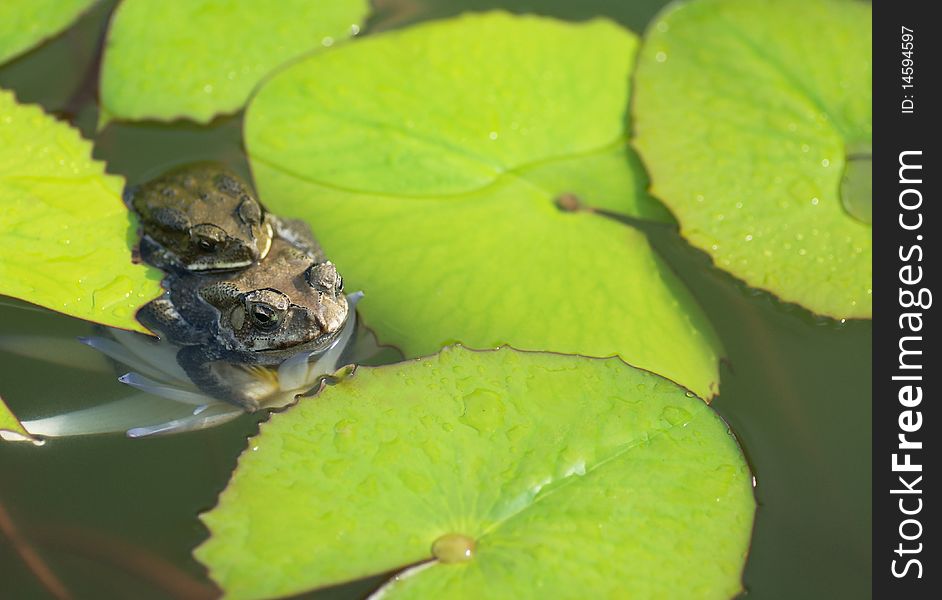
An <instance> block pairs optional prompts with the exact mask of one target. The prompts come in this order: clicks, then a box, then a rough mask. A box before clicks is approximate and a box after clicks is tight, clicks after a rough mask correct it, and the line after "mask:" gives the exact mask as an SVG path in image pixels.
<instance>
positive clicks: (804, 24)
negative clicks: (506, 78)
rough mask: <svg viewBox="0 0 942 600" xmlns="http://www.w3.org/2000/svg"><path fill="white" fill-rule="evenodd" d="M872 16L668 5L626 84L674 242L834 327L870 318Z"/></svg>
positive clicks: (810, 2)
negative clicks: (676, 234) (836, 321)
mask: <svg viewBox="0 0 942 600" xmlns="http://www.w3.org/2000/svg"><path fill="white" fill-rule="evenodd" d="M871 11H872V9H871V5H870V3H867V2H856V1H852V0H796V1H794V2H774V1H770V0H762V1H755V2H743V1H741V0H694V1H692V2H686V3H681V4H676V5H671V7H670V8H669V9H667V10H666V11H665V13H664V14H663V15H662V16H661V17H660V18H658V19H657V20H656V21H655V22H654V23H652V24H651V26H650V28H649V30H648V33H647V37H646V40H645V44H644V47H643V48H642V51H641V54H640V58H639V64H638V72H637V75H636V78H635V85H636V86H637V91H636V95H635V100H634V109H633V114H634V119H635V131H636V134H637V139H636V140H635V143H636V145H637V147H638V149H639V150H640V152H641V155H642V158H643V160H644V162H645V164H646V166H647V167H648V169H649V171H650V173H651V179H652V182H653V187H652V190H653V193H654V194H655V195H656V196H658V197H659V198H661V199H662V200H663V201H664V202H665V203H666V204H667V205H668V206H669V207H670V208H671V210H672V211H673V212H674V215H675V216H676V217H677V220H678V221H679V222H680V225H681V231H682V233H683V235H684V236H685V237H686V238H687V239H688V240H689V241H690V242H691V243H692V244H693V245H695V246H697V247H699V248H701V249H703V250H705V251H706V252H707V253H708V254H710V255H711V256H712V257H713V260H714V261H715V262H716V264H717V265H718V266H719V267H721V268H723V269H725V270H727V271H729V272H730V273H732V274H733V275H735V276H737V277H739V278H741V279H743V280H745V281H746V282H747V283H748V284H750V285H752V286H754V287H758V288H762V289H765V290H768V291H770V292H772V293H774V294H776V295H778V296H779V297H781V298H782V299H784V300H786V301H789V302H796V303H799V304H801V305H803V306H805V307H807V308H808V309H810V310H812V311H814V312H816V313H819V314H824V315H829V316H833V317H836V318H869V317H870V316H871V314H872V292H871V290H872V274H871V257H872V242H871V226H870V223H869V220H868V215H869V206H870V203H871V189H870V182H869V179H868V178H866V176H865V173H864V171H865V169H866V168H869V148H870V144H871V139H872V128H871V113H872V105H871V65H872V56H871V54H872V47H871V35H870V34H871ZM809 32H814V34H813V35H810V34H809ZM861 148H866V156H864V155H862V154H861V152H860V149H861ZM848 159H850V161H851V162H854V161H856V162H858V163H860V164H859V165H848ZM847 171H850V172H851V175H850V179H851V180H852V183H850V184H843V185H842V178H843V177H844V175H845V172H847ZM855 171H859V172H860V173H859V174H856V173H854V172H855ZM842 190H843V193H845V194H848V195H850V196H851V197H847V198H842Z"/></svg>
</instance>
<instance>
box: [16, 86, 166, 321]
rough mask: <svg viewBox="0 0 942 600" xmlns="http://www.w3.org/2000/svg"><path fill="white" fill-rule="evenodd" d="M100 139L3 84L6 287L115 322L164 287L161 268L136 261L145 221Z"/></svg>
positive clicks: (74, 313) (33, 298) (65, 309)
mask: <svg viewBox="0 0 942 600" xmlns="http://www.w3.org/2000/svg"><path fill="white" fill-rule="evenodd" d="M91 151H92V145H91V144H90V143H89V142H87V141H86V140H84V139H82V137H81V136H80V135H79V134H78V132H77V131H75V130H74V129H72V128H71V127H69V126H68V125H66V124H64V123H60V122H58V121H56V120H55V119H53V118H52V117H50V116H48V115H46V114H44V113H43V111H42V110H41V109H40V108H38V107H36V106H29V105H22V104H18V103H17V102H16V100H15V98H14V97H13V94H11V93H9V92H7V91H4V90H0V294H5V295H7V296H12V297H14V298H19V299H21V300H26V301H27V302H32V303H33V304H38V305H40V306H45V307H46V308H51V309H53V310H56V311H59V312H62V313H65V314H67V315H72V316H74V317H79V318H81V319H86V320H89V321H95V322H97V323H102V324H104V325H110V326H112V327H120V328H123V329H131V330H137V331H145V332H146V330H145V329H143V328H142V327H141V326H140V324H138V322H137V321H135V320H134V313H135V312H136V310H137V309H138V308H139V307H140V306H141V305H142V304H144V303H145V302H147V301H149V300H151V299H152V298H155V297H156V296H158V295H159V294H160V278H161V276H160V272H159V271H158V270H156V269H152V268H150V267H144V266H142V265H135V264H132V263H131V251H130V248H131V246H132V245H133V243H134V241H135V239H136V236H137V223H136V221H134V220H133V218H132V216H131V215H130V213H129V212H128V211H127V209H126V208H125V207H124V204H123V203H122V202H121V190H122V188H123V186H124V180H123V179H122V178H121V177H115V176H113V175H108V174H106V173H105V169H104V164H103V163H100V162H98V161H95V160H92V158H91Z"/></svg>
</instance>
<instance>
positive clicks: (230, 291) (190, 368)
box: [138, 238, 349, 411]
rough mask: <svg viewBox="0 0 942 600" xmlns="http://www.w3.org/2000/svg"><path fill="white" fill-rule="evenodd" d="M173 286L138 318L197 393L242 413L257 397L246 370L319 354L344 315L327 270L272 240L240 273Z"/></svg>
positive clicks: (337, 285)
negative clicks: (167, 346)
mask: <svg viewBox="0 0 942 600" xmlns="http://www.w3.org/2000/svg"><path fill="white" fill-rule="evenodd" d="M174 288H176V289H177V291H178V293H176V294H170V293H167V294H165V295H164V296H163V297H162V298H159V299H157V300H155V301H153V302H151V303H150V304H148V305H146V306H145V307H144V308H143V309H141V311H140V312H139V313H138V319H139V320H140V321H141V322H142V323H143V324H144V325H145V326H147V327H148V328H150V329H152V330H154V331H156V332H158V333H159V334H161V336H162V337H165V338H166V339H167V340H168V341H170V342H172V343H174V344H176V345H179V346H181V348H180V350H179V351H178V352H177V362H178V363H179V364H180V366H181V367H183V369H184V371H186V373H187V375H188V376H189V377H190V379H191V380H192V381H193V383H195V384H196V385H197V386H198V387H199V388H200V389H201V390H202V391H204V392H205V393H207V394H209V395H212V396H214V397H217V398H220V399H222V400H226V401H228V402H232V403H234V404H238V405H240V406H242V407H243V408H245V409H246V410H248V411H254V410H255V409H257V408H258V391H257V390H255V389H254V388H253V386H252V385H251V383H248V384H247V383H246V378H245V376H244V374H245V371H246V370H251V369H252V368H257V367H275V366H277V365H279V364H281V363H282V362H283V361H285V360H286V359H288V358H290V357H293V356H296V355H297V354H299V353H301V352H304V353H308V354H310V355H317V354H318V353H320V352H323V351H325V350H326V349H328V348H330V347H331V346H332V344H333V342H334V341H335V340H336V338H337V336H338V335H339V334H340V332H341V330H342V329H343V327H344V325H345V323H346V322H347V317H348V313H349V306H348V304H347V298H346V296H344V294H343V279H342V278H341V277H340V275H339V274H338V273H337V269H336V268H335V267H334V265H333V264H332V263H330V262H329V261H323V262H319V261H317V260H315V259H314V258H312V257H311V256H310V255H309V254H307V253H306V252H304V251H302V250H299V249H298V248H296V247H295V246H293V245H292V244H290V243H288V242H286V241H285V240H282V239H279V238H275V239H274V240H273V241H272V245H271V250H270V252H269V253H268V255H267V256H266V257H265V259H263V260H262V261H260V262H257V263H254V264H252V265H251V266H249V267H248V268H247V269H245V270H243V271H241V272H238V273H236V274H232V275H229V276H226V275H215V276H209V277H196V276H192V275H189V276H183V277H179V278H175V279H173V280H172V281H171V289H174ZM181 289H182V290H183V291H181ZM186 290H189V291H186ZM262 375H264V374H262ZM263 379H264V378H262V379H260V382H261V383H260V387H262V385H261V384H262V383H264V382H263ZM236 382H238V383H236Z"/></svg>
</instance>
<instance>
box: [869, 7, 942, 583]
mask: <svg viewBox="0 0 942 600" xmlns="http://www.w3.org/2000/svg"><path fill="white" fill-rule="evenodd" d="M873 4H874V6H873V140H874V144H873V150H874V157H873V158H874V161H873V252H874V254H873V267H874V275H873V283H874V285H873V308H874V311H873V312H874V350H873V592H874V597H875V598H907V599H908V598H929V597H930V592H931V591H932V590H933V588H934V587H936V585H935V584H936V583H937V579H938V578H939V570H940V568H942V567H940V565H937V564H934V563H933V561H932V560H930V558H929V557H930V556H938V548H934V547H933V544H932V543H931V541H930V540H931V539H932V538H933V534H934V531H933V520H932V519H931V518H930V515H931V514H932V513H934V512H935V510H937V508H936V507H935V506H934V500H933V496H932V495H931V494H929V493H928V492H927V489H926V488H927V486H928V485H931V484H933V483H935V482H937V477H936V476H935V471H936V468H935V464H934V462H933V461H932V460H931V459H930V454H934V453H935V452H936V445H935V444H936V442H937V438H935V437H934V436H933V435H931V433H932V432H937V431H938V427H937V426H936V423H935V422H934V417H935V415H936V414H937V413H936V411H935V410H934V408H930V407H931V406H932V405H933V404H934V403H935V401H936V400H938V399H939V395H940V393H942V386H940V385H939V384H938V380H939V378H942V363H939V362H938V353H937V352H936V351H935V350H934V346H936V345H937V344H938V340H937V339H935V338H937V337H938V331H937V329H938V328H937V327H936V326H935V324H934V322H933V321H934V315H933V314H932V313H934V312H935V310H934V307H933V306H931V304H930V303H929V302H926V304H930V306H929V307H927V308H921V307H910V308H905V307H903V303H904V302H907V301H908V300H907V299H906V298H901V295H900V294H901V293H904V294H905V290H909V291H911V292H913V293H918V291H919V290H920V289H922V288H925V289H928V290H929V291H930V293H931V292H933V291H935V290H936V289H937V286H936V282H937V281H939V275H938V273H939V271H940V270H942V259H940V258H938V246H939V244H938V241H937V240H936V239H935V238H936V236H937V235H939V234H940V233H942V231H940V227H939V224H938V210H937V208H936V205H937V204H938V202H939V196H938V183H937V181H938V179H939V177H940V175H942V173H940V172H939V166H938V161H939V153H938V151H937V150H936V148H935V147H934V145H935V144H937V143H938V142H937V138H939V137H940V136H942V127H940V126H939V125H938V119H936V118H934V117H935V114H934V113H935V112H936V111H939V110H942V103H940V98H939V94H938V84H937V81H936V80H937V78H938V77H940V76H942V73H940V72H939V66H940V64H942V56H940V44H939V38H940V37H942V23H940V22H939V20H938V19H935V18H933V17H932V16H930V14H929V13H930V9H931V8H933V7H936V6H937V5H936V3H934V2H921V1H918V0H897V1H895V2H890V1H887V0H877V1H876V2H874V3H873ZM933 12H935V11H933ZM903 27H907V28H909V29H912V30H913V32H912V35H913V40H912V42H913V49H912V52H913V54H912V57H911V58H912V60H913V65H912V66H913V69H914V72H913V79H912V81H911V83H912V84H913V87H912V88H911V89H905V88H903V84H904V83H906V82H904V81H903V79H902V75H903V74H904V73H903V72H902V70H901V69H902V68H903V63H902V59H904V58H906V56H904V55H903V54H902V51H903V50H904V48H903V46H902V44H903V36H902V33H903V29H902V28H903ZM904 100H911V101H912V104H913V106H912V112H908V113H907V112H904V110H906V108H908V107H906V106H904V103H903V101H904ZM904 152H911V154H908V155H906V157H905V160H906V161H907V162H908V163H910V164H916V163H918V164H920V165H922V169H921V170H914V169H910V170H907V171H904V176H905V177H906V178H907V179H916V178H918V179H921V182H919V183H909V184H901V183H900V157H901V153H904ZM915 152H921V154H915ZM920 173H921V175H919V174H920ZM907 189H918V194H917V193H914V192H904V190H907ZM901 194H902V196H901ZM919 194H921V196H922V201H921V205H920V206H919V207H918V208H916V209H912V210H907V209H904V208H902V207H901V205H900V199H901V198H902V199H903V201H904V202H905V203H906V204H908V205H913V204H917V203H918V202H917V199H918V197H919ZM916 213H919V215H921V218H922V224H921V226H920V227H919V228H918V229H912V230H907V229H904V227H903V226H902V224H901V219H902V220H903V221H904V222H906V223H907V224H909V225H910V226H912V225H913V224H915V223H917V222H919V220H918V219H919V217H918V216H917V214H916ZM915 247H919V248H920V249H921V251H920V250H916V249H915ZM920 258H921V260H919V259H920ZM906 265H910V268H909V269H908V270H906V271H901V269H904V268H905V267H906ZM917 267H921V268H922V273H921V274H922V279H921V280H920V281H919V282H918V283H915V284H907V283H903V282H902V281H901V278H903V277H905V278H907V279H909V280H911V279H913V278H915V276H916V274H918V273H919V270H918V268H917ZM923 297H925V294H924V295H923ZM935 301H936V299H935V298H933V300H932V302H933V303H934V302H935ZM938 301H942V296H940V297H939V298H938ZM917 312H918V313H921V316H920V320H916V319H908V318H906V317H903V316H902V315H903V314H904V313H917ZM901 319H902V324H901ZM920 321H921V325H922V328H921V330H920V331H918V332H913V331H910V329H909V327H910V326H911V325H915V324H917V323H919V322H920ZM903 336H918V337H920V338H921V339H910V340H907V341H906V342H904V346H905V347H906V348H907V349H909V350H917V351H921V352H922V354H911V355H908V356H907V362H908V363H910V364H915V363H917V362H918V363H919V364H921V365H922V367H921V369H920V368H911V369H900V367H899V361H900V340H901V338H902V337H903ZM900 375H907V376H912V375H918V376H920V377H921V378H922V379H921V380H910V381H905V380H899V379H894V377H897V376H900ZM909 384H911V385H914V386H920V387H921V388H922V399H921V402H919V403H918V405H913V402H912V395H910V396H904V399H908V400H910V402H909V404H910V406H905V405H904V403H902V402H901V401H900V390H901V388H902V387H903V386H905V385H909ZM907 411H911V412H907ZM917 413H918V415H917ZM920 419H921V424H920ZM917 424H920V425H919V427H918V429H916V430H915V431H905V432H904V429H903V428H904V427H905V428H907V429H910V430H912V429H914V428H915V426H916V425H917ZM900 434H905V435H906V440H908V441H910V442H921V443H922V448H919V449H910V450H905V449H900V447H899V444H900V439H899V435H900ZM936 435H938V433H936ZM894 454H895V455H896V461H897V462H898V463H902V462H905V460H906V458H905V456H904V455H905V454H908V455H909V460H910V461H911V462H912V463H913V464H919V465H921V470H920V471H894V469H893V461H894V457H893V455H894ZM901 476H902V477H903V480H900V477H901ZM920 476H921V477H922V479H921V480H918V479H917V478H918V477H920ZM914 482H915V483H914ZM907 484H908V487H911V488H912V489H913V491H911V492H910V491H908V490H907V489H906V488H907ZM894 490H895V491H894ZM917 490H918V491H917ZM901 492H903V493H901ZM917 508H919V511H918V512H917V513H916V514H912V515H906V514H903V510H904V509H905V510H908V511H915V510H916V509H917ZM907 519H913V520H915V521H918V525H917V524H916V523H914V522H912V521H910V522H906V523H904V521H906V520H907ZM901 526H902V527H901ZM917 534H918V536H917ZM904 535H905V536H909V537H914V538H915V539H909V540H907V539H905V538H904ZM920 544H921V546H920ZM894 560H895V561H896V563H895V565H894V562H893V561H894ZM909 560H916V561H918V562H919V565H918V568H917V565H916V564H909V565H908V567H909V568H908V569H907V568H906V567H907V563H908V561H909ZM894 569H895V570H896V571H897V574H899V573H904V575H903V576H902V577H899V576H897V575H894V574H893V570H894ZM919 575H921V577H919ZM936 593H938V592H936ZM932 596H933V597H937V596H935V594H932Z"/></svg>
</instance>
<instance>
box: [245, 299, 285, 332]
mask: <svg viewBox="0 0 942 600" xmlns="http://www.w3.org/2000/svg"><path fill="white" fill-rule="evenodd" d="M248 313H249V317H250V318H251V319H252V322H253V323H255V325H256V326H257V327H258V328H259V329H275V328H276V327H278V325H279V324H280V323H281V317H282V312H281V311H279V310H278V309H277V308H275V307H274V306H271V305H270V304H262V303H256V304H252V305H251V306H249V310H248Z"/></svg>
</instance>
